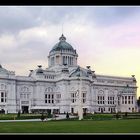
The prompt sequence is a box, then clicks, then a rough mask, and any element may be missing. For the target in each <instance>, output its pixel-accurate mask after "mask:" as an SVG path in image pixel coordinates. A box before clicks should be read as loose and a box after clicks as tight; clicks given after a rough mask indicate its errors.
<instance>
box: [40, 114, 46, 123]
mask: <svg viewBox="0 0 140 140" xmlns="http://www.w3.org/2000/svg"><path fill="white" fill-rule="evenodd" d="M44 119H45V116H44V114H43V113H42V115H41V121H42V122H43V121H44Z"/></svg>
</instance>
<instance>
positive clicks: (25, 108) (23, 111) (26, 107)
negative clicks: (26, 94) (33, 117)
mask: <svg viewBox="0 0 140 140" xmlns="http://www.w3.org/2000/svg"><path fill="white" fill-rule="evenodd" d="M28 109H29V106H22V113H23V114H25V113H29V110H28Z"/></svg>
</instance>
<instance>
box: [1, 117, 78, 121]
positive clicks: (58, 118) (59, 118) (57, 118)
mask: <svg viewBox="0 0 140 140" xmlns="http://www.w3.org/2000/svg"><path fill="white" fill-rule="evenodd" d="M69 117H70V118H75V117H76V116H71V115H70V116H69ZM65 118H66V115H59V116H58V117H56V118H53V119H52V118H48V119H47V121H50V120H61V119H65ZM38 121H39V122H40V121H41V119H26V120H0V122H38ZM45 121H46V120H45Z"/></svg>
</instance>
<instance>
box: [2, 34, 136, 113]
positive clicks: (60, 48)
mask: <svg viewBox="0 0 140 140" xmlns="http://www.w3.org/2000/svg"><path fill="white" fill-rule="evenodd" d="M77 58H78V54H77V51H76V50H75V49H74V48H73V47H72V46H71V45H70V44H69V43H67V42H66V37H64V35H63V34H62V36H61V37H60V38H59V42H58V43H57V44H56V45H55V46H54V47H53V48H52V49H51V51H50V52H49V56H48V68H46V69H43V68H42V66H41V65H38V67H37V68H36V69H35V70H30V73H29V76H16V75H15V73H14V72H12V71H8V70H6V69H5V68H3V67H2V66H1V65H0V109H1V110H2V109H3V110H4V111H5V113H17V112H18V111H19V110H20V111H22V112H23V113H24V112H25V113H27V112H29V113H30V112H35V111H43V110H45V111H51V112H52V111H56V112H59V113H64V112H69V113H77V111H78V103H79V102H78V99H79V96H78V95H79V94H78V93H79V92H80V93H81V95H82V96H81V99H82V108H83V111H86V112H89V113H90V112H91V113H92V112H102V113H111V112H118V111H120V112H135V111H137V103H136V100H137V97H136V96H137V86H136V79H135V76H134V75H132V76H131V77H119V76H108V75H99V74H96V73H95V71H92V70H91V69H90V66H87V67H86V68H82V67H80V66H79V65H78V64H77Z"/></svg>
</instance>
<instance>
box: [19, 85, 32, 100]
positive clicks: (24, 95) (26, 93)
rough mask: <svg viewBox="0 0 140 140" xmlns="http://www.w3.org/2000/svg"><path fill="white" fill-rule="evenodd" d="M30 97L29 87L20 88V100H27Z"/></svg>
mask: <svg viewBox="0 0 140 140" xmlns="http://www.w3.org/2000/svg"><path fill="white" fill-rule="evenodd" d="M29 96H30V90H29V87H26V86H23V87H21V88H20V99H21V100H27V99H29Z"/></svg>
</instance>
